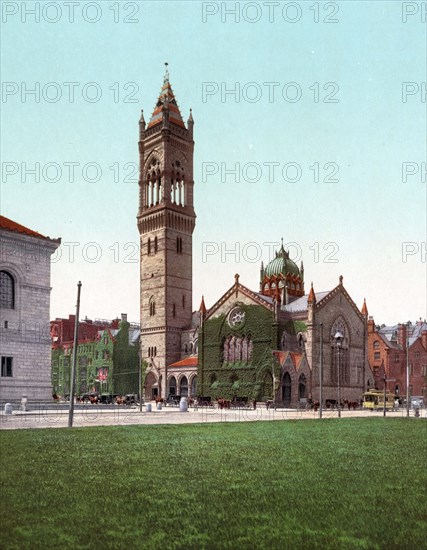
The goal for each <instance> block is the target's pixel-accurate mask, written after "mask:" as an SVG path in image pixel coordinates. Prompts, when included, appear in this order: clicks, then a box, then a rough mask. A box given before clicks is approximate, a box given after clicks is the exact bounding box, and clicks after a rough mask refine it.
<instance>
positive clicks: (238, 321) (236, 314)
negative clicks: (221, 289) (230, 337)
mask: <svg viewBox="0 0 427 550" xmlns="http://www.w3.org/2000/svg"><path fill="white" fill-rule="evenodd" d="M244 322H245V312H244V311H243V310H242V309H241V308H240V307H235V308H234V309H232V310H231V312H230V314H229V316H228V324H229V325H230V327H232V328H238V327H241V326H242V325H243V323H244Z"/></svg>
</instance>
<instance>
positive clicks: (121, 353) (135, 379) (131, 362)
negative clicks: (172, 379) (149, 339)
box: [112, 322, 139, 395]
mask: <svg viewBox="0 0 427 550" xmlns="http://www.w3.org/2000/svg"><path fill="white" fill-rule="evenodd" d="M129 326H130V325H129V323H123V322H122V324H121V325H120V328H121V330H120V331H119V332H118V334H117V336H116V341H115V345H114V349H113V365H114V372H113V373H112V382H113V388H114V393H118V394H121V395H126V394H128V393H138V394H139V388H138V383H139V372H138V368H139V367H138V345H129Z"/></svg>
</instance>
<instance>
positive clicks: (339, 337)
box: [334, 330, 344, 418]
mask: <svg viewBox="0 0 427 550" xmlns="http://www.w3.org/2000/svg"><path fill="white" fill-rule="evenodd" d="M334 338H335V342H336V343H337V354H338V376H337V386H338V387H337V390H338V392H337V393H338V418H341V388H340V368H341V365H340V350H341V344H342V341H343V338H344V336H343V335H342V334H341V332H340V331H339V330H337V332H336V334H335V336H334Z"/></svg>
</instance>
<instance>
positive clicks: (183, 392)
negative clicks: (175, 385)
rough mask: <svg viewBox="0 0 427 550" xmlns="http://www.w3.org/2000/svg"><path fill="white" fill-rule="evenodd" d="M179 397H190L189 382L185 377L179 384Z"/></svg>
mask: <svg viewBox="0 0 427 550" xmlns="http://www.w3.org/2000/svg"><path fill="white" fill-rule="evenodd" d="M179 395H180V396H181V397H187V396H188V380H187V377H186V376H183V377H182V378H181V382H180V383H179Z"/></svg>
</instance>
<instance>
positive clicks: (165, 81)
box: [163, 61, 169, 84]
mask: <svg viewBox="0 0 427 550" xmlns="http://www.w3.org/2000/svg"><path fill="white" fill-rule="evenodd" d="M168 65H169V63H168V62H167V61H165V76H164V77H163V84H169V70H168Z"/></svg>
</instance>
